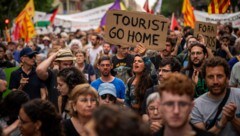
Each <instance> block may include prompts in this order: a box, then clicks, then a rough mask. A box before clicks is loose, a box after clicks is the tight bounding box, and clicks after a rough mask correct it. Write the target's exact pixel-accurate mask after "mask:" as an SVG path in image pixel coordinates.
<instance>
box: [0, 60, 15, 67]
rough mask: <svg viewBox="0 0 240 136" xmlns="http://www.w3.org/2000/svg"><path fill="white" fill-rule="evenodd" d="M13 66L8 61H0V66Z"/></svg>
mask: <svg viewBox="0 0 240 136" xmlns="http://www.w3.org/2000/svg"><path fill="white" fill-rule="evenodd" d="M11 67H14V64H12V63H11V62H10V61H0V68H11Z"/></svg>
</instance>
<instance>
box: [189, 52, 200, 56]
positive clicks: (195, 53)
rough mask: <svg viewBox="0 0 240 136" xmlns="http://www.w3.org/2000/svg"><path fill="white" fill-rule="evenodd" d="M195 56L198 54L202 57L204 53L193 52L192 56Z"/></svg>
mask: <svg viewBox="0 0 240 136" xmlns="http://www.w3.org/2000/svg"><path fill="white" fill-rule="evenodd" d="M195 54H196V55H197V56H199V55H202V54H203V52H191V56H194V55H195Z"/></svg>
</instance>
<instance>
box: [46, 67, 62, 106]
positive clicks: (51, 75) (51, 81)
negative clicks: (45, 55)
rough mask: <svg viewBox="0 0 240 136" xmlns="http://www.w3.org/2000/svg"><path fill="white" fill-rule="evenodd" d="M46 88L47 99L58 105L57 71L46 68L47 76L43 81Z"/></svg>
mask: <svg viewBox="0 0 240 136" xmlns="http://www.w3.org/2000/svg"><path fill="white" fill-rule="evenodd" d="M44 83H45V85H46V86H47V89H48V99H49V101H51V102H52V103H53V104H54V105H55V106H56V107H58V106H57V105H58V95H59V93H58V90H57V71H53V70H50V69H48V78H47V80H45V81H44Z"/></svg>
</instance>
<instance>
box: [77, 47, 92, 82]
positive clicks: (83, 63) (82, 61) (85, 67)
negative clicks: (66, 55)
mask: <svg viewBox="0 0 240 136" xmlns="http://www.w3.org/2000/svg"><path fill="white" fill-rule="evenodd" d="M75 56H76V63H75V67H76V68H78V69H79V70H80V71H81V72H82V73H83V74H84V75H85V78H86V79H87V80H88V82H89V83H91V82H92V81H94V80H96V73H95V71H94V68H93V66H92V65H91V64H88V63H87V60H86V52H84V51H82V50H78V51H76V53H75Z"/></svg>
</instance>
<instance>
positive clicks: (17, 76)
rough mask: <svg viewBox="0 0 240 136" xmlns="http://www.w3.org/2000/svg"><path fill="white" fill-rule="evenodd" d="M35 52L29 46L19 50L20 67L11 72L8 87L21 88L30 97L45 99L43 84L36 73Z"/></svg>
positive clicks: (45, 93)
mask: <svg viewBox="0 0 240 136" xmlns="http://www.w3.org/2000/svg"><path fill="white" fill-rule="evenodd" d="M36 53H37V52H35V51H33V50H32V49H31V48H29V47H25V48H23V49H22V50H21V52H20V59H21V67H20V68H18V69H17V70H15V71H13V72H12V73H11V76H10V83H9V89H11V90H13V91H15V90H22V91H24V92H26V93H27V94H28V95H29V97H30V99H35V98H42V99H46V98H47V92H46V90H45V84H44V83H43V82H42V81H41V80H40V79H39V78H38V76H37V73H36V68H35V60H36V57H35V56H36ZM43 88H44V89H43Z"/></svg>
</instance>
